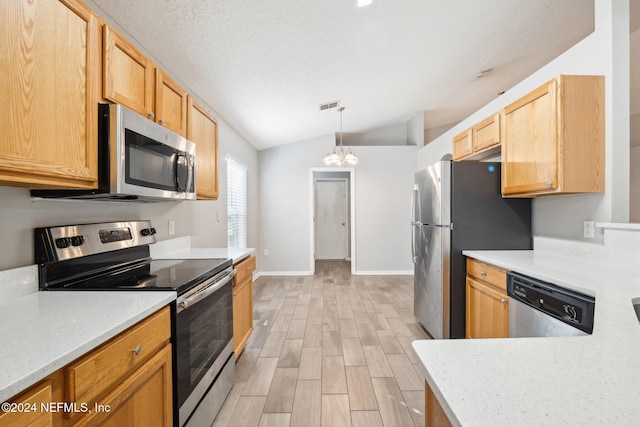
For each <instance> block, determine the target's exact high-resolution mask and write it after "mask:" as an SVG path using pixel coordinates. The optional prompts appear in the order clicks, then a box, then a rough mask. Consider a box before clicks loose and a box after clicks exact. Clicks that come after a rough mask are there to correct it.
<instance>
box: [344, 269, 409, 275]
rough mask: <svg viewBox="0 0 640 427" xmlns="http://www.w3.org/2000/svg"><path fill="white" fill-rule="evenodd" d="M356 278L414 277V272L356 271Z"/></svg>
mask: <svg viewBox="0 0 640 427" xmlns="http://www.w3.org/2000/svg"><path fill="white" fill-rule="evenodd" d="M353 275H354V276H413V270H389V271H356V272H355V273H353Z"/></svg>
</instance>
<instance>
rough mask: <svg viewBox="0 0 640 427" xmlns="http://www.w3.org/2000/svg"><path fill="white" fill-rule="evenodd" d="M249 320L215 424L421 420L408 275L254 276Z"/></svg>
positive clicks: (330, 267)
mask: <svg viewBox="0 0 640 427" xmlns="http://www.w3.org/2000/svg"><path fill="white" fill-rule="evenodd" d="M253 292H254V295H253V307H254V330H253V334H252V336H251V338H250V339H249V342H248V343H247V346H246V348H245V350H244V352H243V353H242V354H241V356H240V358H239V359H238V361H237V363H236V378H235V383H234V386H233V389H232V390H231V393H230V394H229V396H228V397H227V400H226V401H225V403H224V405H223V407H222V409H221V410H220V412H219V414H218V416H217V418H216V420H215V422H214V424H213V425H214V426H216V427H217V426H239V427H251V426H260V427H267V426H277V427H280V426H283V427H286V426H304V427H313V426H330V427H342V426H354V427H358V426H366V427H372V426H384V427H395V426H399V427H411V426H416V427H418V426H419V427H422V426H424V379H423V377H422V374H421V373H420V368H419V366H418V365H417V363H418V361H417V360H416V358H415V356H414V355H413V351H412V349H411V341H413V340H416V339H426V338H428V336H427V334H426V333H425V332H424V331H423V330H422V329H421V327H420V326H419V325H418V324H417V323H416V321H415V319H414V317H413V278H412V277H411V276H351V274H350V264H349V263H348V262H344V261H318V262H317V263H316V274H315V276H286V277H284V276H283V277H261V278H259V279H258V280H256V282H255V283H254V287H253Z"/></svg>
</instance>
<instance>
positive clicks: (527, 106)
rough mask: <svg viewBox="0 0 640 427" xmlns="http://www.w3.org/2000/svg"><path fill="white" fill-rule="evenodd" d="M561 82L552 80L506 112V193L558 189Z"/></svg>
mask: <svg viewBox="0 0 640 427" xmlns="http://www.w3.org/2000/svg"><path fill="white" fill-rule="evenodd" d="M556 101H557V83H556V80H552V81H550V82H549V83H547V84H545V85H543V86H541V87H539V88H538V89H536V90H534V91H533V92H531V93H530V94H528V95H527V96H525V97H523V98H521V99H520V100H518V101H516V102H514V103H513V104H511V105H509V106H508V107H506V108H505V109H504V112H503V117H502V121H503V134H502V139H503V141H504V142H503V147H502V193H503V194H504V195H509V194H518V193H531V192H540V191H545V192H549V191H553V190H554V189H557V188H558V136H557V133H556V130H557V102H556Z"/></svg>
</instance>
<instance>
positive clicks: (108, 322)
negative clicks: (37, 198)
mask: <svg viewBox="0 0 640 427" xmlns="http://www.w3.org/2000/svg"><path fill="white" fill-rule="evenodd" d="M36 289H37V285H36ZM175 298H176V293H175V292H145V291H140V292H137V291H123V292H117V291H115V292H114V291H106V292H82V291H74V292H55V291H50V292H31V293H29V294H27V295H24V296H20V297H18V298H15V299H12V300H3V301H2V303H0V325H1V326H0V328H1V329H0V331H1V332H0V342H1V343H2V344H1V345H0V402H4V401H5V400H6V399H8V398H10V397H12V396H14V395H15V394H17V393H19V392H21V391H22V390H24V389H26V388H28V387H30V386H31V385H33V384H35V383H37V382H38V381H40V380H41V379H42V378H44V377H46V376H47V375H49V374H51V373H53V372H55V371H56V370H58V369H60V368H62V367H63V366H65V365H67V364H68V363H69V362H72V361H73V360H75V359H77V358H78V357H80V356H82V355H83V354H85V353H87V352H88V351H90V350H91V349H93V348H95V347H97V346H98V345H100V344H102V343H104V342H106V341H107V340H109V339H110V338H112V337H114V336H115V335H117V334H118V333H120V332H122V331H124V330H125V329H127V328H128V327H130V326H132V325H134V324H135V323H137V322H138V321H140V320H142V319H144V318H145V317H147V316H148V315H150V314H151V313H153V312H155V311H156V310H158V309H160V308H161V307H163V306H165V305H167V304H169V303H170V302H171V301H173V300H174V299H175Z"/></svg>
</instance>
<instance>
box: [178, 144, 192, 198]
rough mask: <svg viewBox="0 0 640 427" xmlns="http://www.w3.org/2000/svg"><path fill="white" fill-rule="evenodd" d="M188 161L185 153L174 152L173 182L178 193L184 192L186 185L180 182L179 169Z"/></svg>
mask: <svg viewBox="0 0 640 427" xmlns="http://www.w3.org/2000/svg"><path fill="white" fill-rule="evenodd" d="M188 162H189V161H188V160H187V153H184V152H182V151H180V152H178V153H177V154H176V162H175V165H174V170H175V172H174V173H175V175H174V182H175V186H176V191H177V192H178V193H184V192H185V190H186V185H182V183H181V182H180V171H181V170H182V169H184V168H185V167H186V166H187V165H188Z"/></svg>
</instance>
